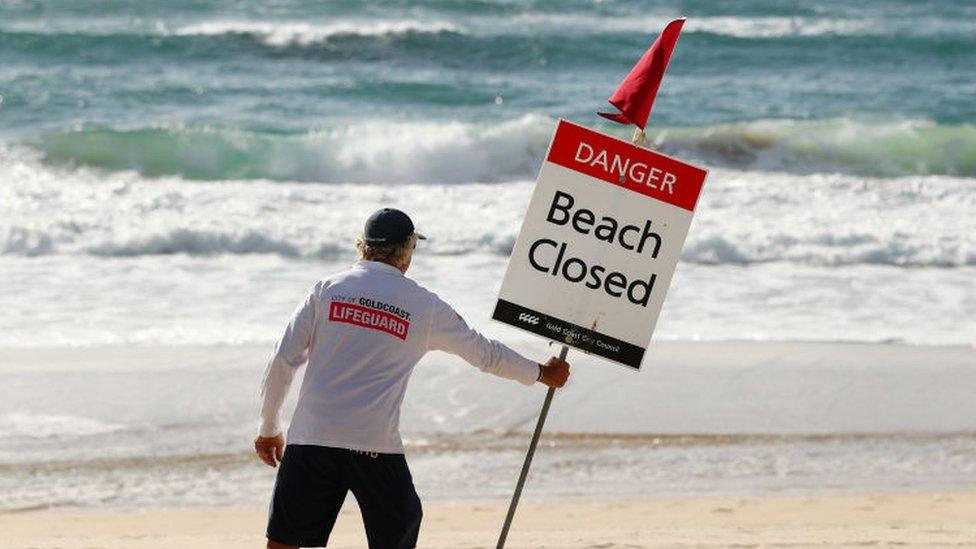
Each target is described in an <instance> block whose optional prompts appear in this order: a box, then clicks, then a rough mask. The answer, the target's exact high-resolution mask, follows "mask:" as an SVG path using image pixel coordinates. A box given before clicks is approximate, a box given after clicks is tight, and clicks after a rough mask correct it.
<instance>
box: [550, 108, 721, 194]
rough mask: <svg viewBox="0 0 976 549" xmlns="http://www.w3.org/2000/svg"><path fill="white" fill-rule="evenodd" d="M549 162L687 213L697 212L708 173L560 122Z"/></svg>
mask: <svg viewBox="0 0 976 549" xmlns="http://www.w3.org/2000/svg"><path fill="white" fill-rule="evenodd" d="M546 160H547V161H549V162H552V163H553V164H559V165H560V166H562V167H564V168H569V169H571V170H573V171H577V172H580V173H583V174H586V175H588V176H590V177H595V178H597V179H602V180H604V181H606V182H607V183H612V184H614V185H618V186H620V187H624V188H626V189H630V190H632V191H634V192H638V193H640V194H643V195H645V196H649V197H651V198H655V199H657V200H660V201H662V202H667V203H668V204H674V205H675V206H678V207H679V208H683V209H685V210H688V211H694V210H695V203H696V202H698V195H699V193H701V188H702V185H703V184H704V183H705V175H706V172H705V170H703V169H701V168H698V167H695V166H692V165H691V164H685V163H684V162H681V161H680V160H675V159H674V158H671V157H670V156H665V155H663V154H661V153H657V152H654V151H651V150H648V149H645V148H642V147H637V146H635V145H632V144H630V143H627V142H626V141H621V140H619V139H616V138H614V137H610V136H608V135H603V134H602V133H598V132H595V131H593V130H590V129H587V128H584V127H582V126H577V125H576V124H572V123H569V122H566V121H565V120H561V121H560V122H559V127H557V128H556V136H555V137H554V138H553V141H552V147H550V149H549V156H548V157H547V158H546Z"/></svg>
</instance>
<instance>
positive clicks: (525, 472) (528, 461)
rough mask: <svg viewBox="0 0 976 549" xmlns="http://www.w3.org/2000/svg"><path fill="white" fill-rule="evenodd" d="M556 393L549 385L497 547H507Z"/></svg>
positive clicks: (563, 356) (563, 352) (562, 356)
mask: <svg viewBox="0 0 976 549" xmlns="http://www.w3.org/2000/svg"><path fill="white" fill-rule="evenodd" d="M568 352H569V347H567V346H566V345H563V348H562V349H561V350H560V351H559V360H566V353H568ZM555 394H556V388H555V387H549V390H548V391H546V399H545V400H544V401H543V402H542V411H541V412H539V421H537V422H536V424H535V432H534V433H532V442H530V443H529V451H528V452H526V454H525V462H523V463H522V472H521V473H519V478H518V482H517V483H516V484H515V493H514V494H512V502H511V503H510V504H509V505H508V514H507V515H505V525H504V526H502V533H501V534H500V535H499V536H498V544H497V545H495V549H502V548H503V547H505V538H507V537H508V530H509V528H511V527H512V519H514V518H515V508H516V507H518V502H519V498H520V497H521V496H522V488H523V487H524V486H525V479H526V477H528V476H529V467H531V466H532V456H534V455H535V448H536V446H538V445H539V436H540V435H541V434H542V426H543V425H545V424H546V416H548V415H549V405H550V404H552V397H553V395H555Z"/></svg>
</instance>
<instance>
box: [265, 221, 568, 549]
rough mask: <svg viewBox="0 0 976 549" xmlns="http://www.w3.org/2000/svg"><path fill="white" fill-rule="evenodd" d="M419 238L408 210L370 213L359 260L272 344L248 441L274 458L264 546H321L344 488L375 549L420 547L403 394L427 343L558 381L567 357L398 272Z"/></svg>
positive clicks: (311, 299)
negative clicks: (535, 355)
mask: <svg viewBox="0 0 976 549" xmlns="http://www.w3.org/2000/svg"><path fill="white" fill-rule="evenodd" d="M418 239H421V240H423V239H425V237H424V236H423V235H421V234H418V233H416V232H414V226H413V222H412V221H411V220H410V218H409V217H408V216H407V215H406V214H405V213H403V212H401V211H399V210H395V209H390V208H384V209H382V210H379V211H377V212H376V213H374V214H373V215H372V216H370V218H369V219H367V220H366V226H365V228H364V231H363V236H361V237H360V238H359V239H358V240H357V242H356V247H357V248H358V250H359V257H360V260H359V261H358V262H357V263H355V264H354V265H353V266H352V268H350V269H349V270H347V271H344V272H341V273H337V274H334V275H332V276H330V277H328V278H326V279H324V280H322V281H320V282H318V283H317V284H315V285H314V286H313V287H312V289H311V291H310V292H309V294H308V296H307V297H306V298H305V300H304V301H303V302H302V303H301V304H300V305H299V306H298V309H297V310H296V311H295V313H294V315H293V316H292V318H291V321H290V322H289V323H288V326H287V328H286V329H285V333H284V335H283V336H282V338H281V340H280V341H279V342H278V345H277V346H276V347H275V351H274V354H273V355H272V357H271V359H270V361H269V363H268V367H267V370H266V372H265V376H264V383H263V386H262V391H261V392H262V398H263V404H262V407H261V426H260V433H259V436H258V437H257V438H256V439H255V440H254V449H255V450H256V451H257V453H258V456H259V457H260V458H261V459H262V460H263V461H264V462H265V463H267V464H268V465H270V466H272V467H274V466H275V465H276V464H277V463H278V462H280V463H281V467H280V468H279V469H278V476H277V480H276V481H275V487H274V495H273V496H272V499H271V509H270V514H269V517H268V530H267V538H268V545H267V547H268V548H269V549H283V548H291V547H299V546H301V547H324V546H325V545H326V543H327V542H328V539H329V534H330V533H331V531H332V526H333V525H334V524H335V520H336V517H337V516H338V513H339V509H340V508H341V507H342V502H343V500H344V499H345V497H346V493H347V492H348V491H350V490H351V491H352V493H353V495H355V497H356V501H357V503H358V504H359V508H360V511H361V513H362V516H363V523H364V525H365V527H366V537H367V539H368V540H369V547H370V548H371V549H399V548H411V547H415V546H416V543H417V534H418V532H419V529H420V518H421V507H420V499H419V498H418V497H417V492H416V490H414V486H413V480H412V478H411V476H410V470H409V469H408V468H407V463H406V460H405V459H404V456H403V444H402V442H401V441H400V433H399V425H398V424H399V418H400V403H401V402H402V401H403V395H404V392H405V391H406V388H407V381H408V378H409V377H410V373H411V371H412V370H413V367H414V365H415V364H416V363H417V361H418V360H420V358H421V357H423V356H424V354H426V353H427V351H429V350H435V349H436V350H442V351H447V352H449V353H453V354H455V355H457V356H460V357H461V358H463V359H464V360H466V361H468V362H469V363H471V364H472V365H474V366H476V367H477V368H479V369H481V370H482V371H485V372H488V373H490V374H494V375H497V376H500V377H505V378H509V379H513V380H516V381H518V382H520V383H522V384H524V385H531V384H533V383H535V382H537V381H538V382H541V383H543V384H545V385H548V386H550V387H562V386H563V385H564V384H565V383H566V379H567V378H568V377H569V364H567V363H566V362H565V361H562V360H559V359H558V358H555V357H552V358H550V359H549V360H548V362H546V363H545V364H538V363H536V362H533V361H531V360H529V359H527V358H524V357H523V356H521V355H520V354H518V353H517V352H515V351H513V350H512V349H510V348H508V347H506V346H505V345H503V344H501V343H499V342H497V341H494V340H490V339H487V338H485V337H484V336H482V335H481V334H479V333H478V332H476V331H474V330H472V329H471V328H469V327H468V325H467V324H465V322H464V320H463V319H462V318H461V317H460V316H459V315H458V314H457V313H456V312H454V310H453V309H452V308H451V307H450V306H449V305H447V304H446V303H444V302H443V301H441V299H440V298H438V297H437V296H436V295H435V294H433V293H431V292H429V291H427V290H425V289H424V288H422V287H421V286H420V285H418V284H417V283H416V282H414V281H413V280H411V279H409V278H407V277H406V276H404V275H405V274H406V272H407V269H408V268H409V267H410V259H411V257H412V254H413V250H414V248H415V247H416V244H417V240H418ZM306 361H307V362H308V367H307V368H306V370H305V377H304V379H303V381H302V386H301V390H300V392H299V397H298V407H297V408H296V410H295V415H294V417H293V418H292V421H291V426H290V427H289V429H288V447H287V449H286V448H285V441H284V438H283V436H282V433H281V427H280V419H279V415H280V412H281V406H282V403H283V402H284V400H285V395H286V394H287V393H288V388H289V386H290V385H291V381H292V379H293V378H294V376H295V372H296V371H297V370H298V368H299V366H301V365H302V364H304V363H305V362H306Z"/></svg>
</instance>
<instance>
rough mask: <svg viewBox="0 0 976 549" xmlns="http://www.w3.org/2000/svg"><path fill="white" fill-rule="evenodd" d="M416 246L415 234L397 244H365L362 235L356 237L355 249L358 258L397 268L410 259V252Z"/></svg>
mask: <svg viewBox="0 0 976 549" xmlns="http://www.w3.org/2000/svg"><path fill="white" fill-rule="evenodd" d="M416 247H417V235H415V234H412V235H410V236H409V237H408V238H407V240H406V241H405V242H401V243H399V244H367V243H366V240H365V239H364V238H363V237H362V235H360V236H358V237H357V238H356V250H358V251H359V259H365V260H366V261H379V262H381V263H386V264H388V265H393V266H394V267H397V268H399V267H400V266H401V265H404V264H406V262H407V260H409V259H410V254H412V253H413V249H414V248H416Z"/></svg>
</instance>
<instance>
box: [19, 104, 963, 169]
mask: <svg viewBox="0 0 976 549" xmlns="http://www.w3.org/2000/svg"><path fill="white" fill-rule="evenodd" d="M554 125H555V120H554V119H552V118H548V117H545V116H540V115H526V116H523V117H521V118H518V119H513V120H508V121H502V122H497V123H475V122H460V121H453V122H427V121H420V122H400V123H390V124H381V123H379V122H364V123H359V124H354V125H349V126H343V127H335V128H329V129H323V130H319V131H314V132H309V133H305V134H282V133H267V132H256V131H249V130H241V129H233V128H213V127H185V126H180V127H159V128H144V129H133V130H117V129H89V130H83V131H76V132H68V133H54V134H47V135H44V136H42V137H39V138H36V139H33V140H32V141H30V142H29V144H30V145H31V146H33V147H36V148H37V149H39V150H40V151H42V153H43V155H44V157H45V159H46V160H47V161H48V162H51V163H55V164H59V165H76V166H90V167H97V168H104V169H108V170H135V171H137V172H139V173H140V174H142V175H146V176H165V175H178V176H181V177H184V178H187V179H193V180H227V179H269V180H274V181H299V182H316V183H386V182H396V183H469V182H498V181H513V180H522V179H532V178H533V177H534V176H535V174H536V172H537V171H538V168H539V163H540V161H541V160H542V156H543V155H544V153H545V151H546V148H547V146H548V142H549V139H550V136H551V133H552V129H553V127H554ZM603 130H605V131H611V132H615V133H617V134H618V135H619V136H620V137H622V138H623V137H625V135H624V132H622V131H621V130H620V129H619V128H607V127H604V128H603ZM650 138H651V140H652V141H653V143H654V146H655V147H656V148H658V149H660V150H661V151H663V152H666V153H670V154H676V155H679V156H681V157H684V158H687V159H689V160H693V161H698V162H702V163H704V164H706V165H708V166H715V167H733V168H738V169H751V170H766V171H786V172H791V173H846V174H854V175H865V176H873V177H892V176H903V175H955V176H965V177H972V176H976V126H973V125H971V124H962V125H939V124H935V123H932V122H928V121H924V120H905V121H899V122H862V121H854V120H849V119H832V120H822V121H796V120H765V121H755V122H745V123H738V124H727V125H717V126H705V127H676V128H664V129H660V130H656V131H651V132H650Z"/></svg>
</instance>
